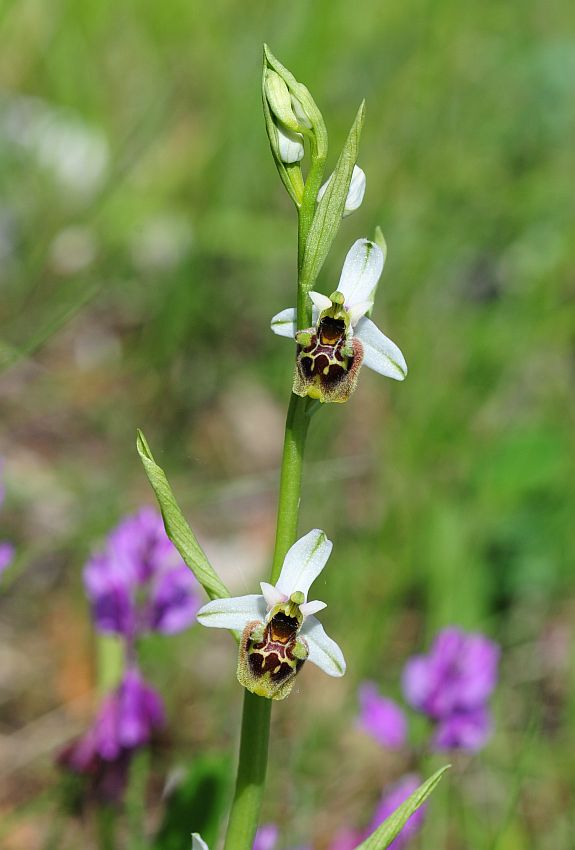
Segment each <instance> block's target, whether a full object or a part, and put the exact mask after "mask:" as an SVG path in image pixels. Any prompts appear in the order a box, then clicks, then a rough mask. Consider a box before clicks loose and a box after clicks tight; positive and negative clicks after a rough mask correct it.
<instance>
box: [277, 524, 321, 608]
mask: <svg viewBox="0 0 575 850" xmlns="http://www.w3.org/2000/svg"><path fill="white" fill-rule="evenodd" d="M332 546H333V544H332V542H331V540H328V539H327V537H326V536H325V534H324V532H323V531H320V529H319V528H314V530H313V531H310V532H309V533H308V534H306V535H305V536H304V537H301V538H300V539H299V540H298V541H296V542H295V543H294V544H293V546H292V547H291V549H290V550H289V552H288V553H287V555H286V556H285V560H284V563H283V567H282V571H281V573H280V577H279V579H278V583H277V584H276V587H277V589H278V590H281V591H282V593H285V594H286V595H287V596H291V595H292V593H295V591H296V590H301V592H302V593H303V594H304V596H306V597H307V592H308V590H309V589H310V587H311V585H312V584H313V582H314V581H315V579H316V578H317V577H318V575H319V574H320V573H321V571H322V570H323V568H324V567H325V565H326V563H327V559H328V558H329V555H330V552H331V549H332Z"/></svg>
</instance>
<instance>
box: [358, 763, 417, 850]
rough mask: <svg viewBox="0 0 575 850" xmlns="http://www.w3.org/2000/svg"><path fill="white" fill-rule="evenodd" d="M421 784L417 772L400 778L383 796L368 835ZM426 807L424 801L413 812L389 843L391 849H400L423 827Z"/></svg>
mask: <svg viewBox="0 0 575 850" xmlns="http://www.w3.org/2000/svg"><path fill="white" fill-rule="evenodd" d="M420 785H421V779H420V777H419V776H417V774H415V773H408V774H406V775H405V776H404V777H402V778H401V779H400V780H399V782H397V783H396V784H395V785H393V786H392V787H391V788H390V789H389V791H388V792H387V793H386V794H384V796H383V797H382V800H381V802H380V804H379V806H378V807H377V809H376V811H375V815H374V816H373V820H372V822H371V824H370V827H369V829H368V831H367V835H371V833H372V832H373V831H374V830H375V829H377V827H378V826H381V824H382V823H383V822H384V821H385V820H387V818H388V817H389V816H390V815H391V814H393V812H394V811H395V810H396V809H397V808H398V807H399V806H401V804H402V803H404V802H405V801H406V800H407V798H408V797H409V796H411V794H413V792H414V791H416V790H417V788H418V787H419V786H420ZM426 808H427V804H426V803H424V805H423V806H420V807H419V809H417V811H415V812H414V813H413V814H412V816H411V817H410V818H409V820H408V821H407V822H406V824H405V826H404V827H403V829H402V830H401V832H400V833H399V835H398V836H397V838H396V839H395V840H394V841H392V842H391V844H390V845H389V850H400V848H401V847H404V846H405V845H406V844H407V842H408V841H409V840H410V838H413V836H414V835H415V834H416V833H417V832H418V831H419V830H420V829H421V826H422V824H423V821H424V818H425V810H426ZM366 837H367V836H366Z"/></svg>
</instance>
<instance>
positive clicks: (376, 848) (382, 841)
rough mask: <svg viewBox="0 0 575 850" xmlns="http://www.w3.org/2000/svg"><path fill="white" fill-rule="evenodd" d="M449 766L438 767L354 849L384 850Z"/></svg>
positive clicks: (423, 801)
mask: <svg viewBox="0 0 575 850" xmlns="http://www.w3.org/2000/svg"><path fill="white" fill-rule="evenodd" d="M450 767H451V765H449V764H447V765H445V767H442V768H440V770H438V771H437V772H436V773H434V774H433V776H431V777H430V778H429V779H428V780H427V782H424V783H423V785H420V786H419V788H418V789H417V790H416V791H414V792H413V794H412V795H411V797H408V798H407V800H406V801H405V802H404V803H402V804H401V806H399V808H397V809H396V810H395V811H394V813H393V814H392V815H390V816H389V817H388V818H387V820H385V821H384V822H383V823H382V824H381V826H378V828H377V829H376V830H375V832H372V833H371V835H370V836H369V838H366V839H365V841H363V842H362V843H361V844H359V845H358V846H357V847H356V850H385V848H386V847H389V845H390V844H391V842H392V841H393V840H394V839H395V838H397V836H398V835H399V833H400V832H401V830H402V829H403V827H404V826H405V824H406V823H407V821H408V820H409V818H410V817H411V816H412V814H413V813H414V812H415V811H417V809H418V808H419V807H420V806H421V805H422V804H423V803H425V801H426V800H427V798H428V797H429V795H430V794H431V792H432V791H433V790H434V788H435V786H436V785H437V784H438V782H439V781H440V779H441V777H442V776H443V774H444V773H445V771H446V770H448V769H449V768H450Z"/></svg>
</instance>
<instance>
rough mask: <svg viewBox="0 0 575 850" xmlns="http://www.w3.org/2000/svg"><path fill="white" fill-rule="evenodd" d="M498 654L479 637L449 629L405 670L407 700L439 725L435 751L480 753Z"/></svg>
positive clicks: (487, 721)
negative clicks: (487, 703)
mask: <svg viewBox="0 0 575 850" xmlns="http://www.w3.org/2000/svg"><path fill="white" fill-rule="evenodd" d="M499 654H500V650H499V647H498V646H497V644H495V643H494V642H493V641H491V640H489V639H488V638H486V637H485V636H484V635H481V634H467V633H466V632H464V631H462V630H461V629H457V628H454V627H450V628H447V629H443V631H441V632H440V633H439V634H438V635H437V637H436V639H435V641H434V643H433V645H432V647H431V651H430V652H429V654H428V655H417V656H415V657H414V658H412V659H411V660H410V661H408V662H407V664H406V665H405V668H404V671H403V691H404V694H405V698H406V699H407V701H408V702H409V703H410V704H411V705H412V706H413V707H414V708H416V709H418V710H419V711H421V712H423V713H424V714H427V716H428V717H430V718H431V719H432V720H434V721H436V722H437V723H438V724H439V726H438V728H437V730H436V735H435V738H434V744H435V746H437V747H439V748H442V749H443V748H445V747H460V748H462V749H468V750H471V751H473V750H477V749H480V748H481V747H482V746H483V745H484V744H485V742H486V741H487V739H488V737H489V729H490V723H489V715H488V713H487V711H486V702H487V700H488V699H489V697H490V696H491V693H492V692H493V689H494V688H495V685H496V683H497V666H498V662H499Z"/></svg>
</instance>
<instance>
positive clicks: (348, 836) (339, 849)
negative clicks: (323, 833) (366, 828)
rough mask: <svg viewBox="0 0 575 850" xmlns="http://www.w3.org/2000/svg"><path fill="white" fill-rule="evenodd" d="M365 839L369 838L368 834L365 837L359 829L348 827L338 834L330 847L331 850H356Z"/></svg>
mask: <svg viewBox="0 0 575 850" xmlns="http://www.w3.org/2000/svg"><path fill="white" fill-rule="evenodd" d="M365 838H367V833H366V834H365V835H364V834H363V832H360V831H359V830H358V829H350V828H349V827H346V828H345V829H341V830H340V831H339V832H337V833H336V835H335V838H333V839H332V842H331V844H330V845H329V850H354V848H355V847H358V846H359V845H360V844H361V842H362V841H364V839H365Z"/></svg>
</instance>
